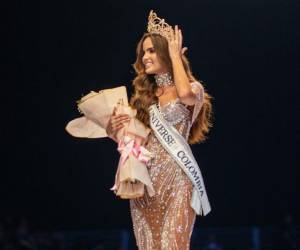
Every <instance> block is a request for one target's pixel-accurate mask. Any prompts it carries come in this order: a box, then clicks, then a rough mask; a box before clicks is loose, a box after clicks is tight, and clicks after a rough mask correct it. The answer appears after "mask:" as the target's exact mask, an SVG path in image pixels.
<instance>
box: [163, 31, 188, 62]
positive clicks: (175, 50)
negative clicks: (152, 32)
mask: <svg viewBox="0 0 300 250" xmlns="http://www.w3.org/2000/svg"><path fill="white" fill-rule="evenodd" d="M167 40H168V49H169V54H170V58H171V60H174V59H178V58H181V56H182V55H183V54H184V53H185V52H186V51H187V47H184V48H182V41H183V37H182V31H181V29H179V28H178V25H175V28H174V33H172V34H171V36H170V37H169V38H168V39H167Z"/></svg>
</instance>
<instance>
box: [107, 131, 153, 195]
mask: <svg viewBox="0 0 300 250" xmlns="http://www.w3.org/2000/svg"><path fill="white" fill-rule="evenodd" d="M118 151H119V153H120V154H121V156H120V161H119V166H118V169H117V174H116V182H115V185H114V186H113V187H112V188H111V190H116V189H117V185H116V183H117V180H118V174H119V170H120V168H121V167H122V166H124V163H125V162H126V160H127V159H128V157H129V155H130V154H132V155H133V156H134V157H136V158H137V159H138V160H139V161H140V162H143V163H145V164H146V163H147V162H148V161H149V160H150V159H151V157H152V154H151V153H150V152H149V151H148V150H147V149H146V148H144V147H143V146H141V145H140V144H138V143H137V142H136V141H135V140H134V139H132V138H130V137H129V136H124V138H123V140H120V141H119V143H118Z"/></svg>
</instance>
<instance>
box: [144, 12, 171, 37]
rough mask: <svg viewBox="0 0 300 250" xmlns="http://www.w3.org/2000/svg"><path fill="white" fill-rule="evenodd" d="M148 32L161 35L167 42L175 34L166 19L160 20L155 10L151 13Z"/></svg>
mask: <svg viewBox="0 0 300 250" xmlns="http://www.w3.org/2000/svg"><path fill="white" fill-rule="evenodd" d="M147 31H148V32H149V33H151V34H159V35H161V36H163V37H165V38H167V40H169V39H170V38H172V36H173V34H174V30H173V28H172V26H170V25H169V24H167V23H166V22H165V19H161V18H159V17H158V16H157V15H156V13H155V12H154V11H153V10H151V11H150V13H149V17H148V26H147Z"/></svg>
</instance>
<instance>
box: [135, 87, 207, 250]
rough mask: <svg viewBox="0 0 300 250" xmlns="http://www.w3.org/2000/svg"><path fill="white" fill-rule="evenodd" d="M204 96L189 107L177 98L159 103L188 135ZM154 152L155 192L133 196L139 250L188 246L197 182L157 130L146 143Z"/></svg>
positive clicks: (150, 166)
mask: <svg viewBox="0 0 300 250" xmlns="http://www.w3.org/2000/svg"><path fill="white" fill-rule="evenodd" d="M202 100H203V93H202V95H201V94H199V95H198V101H197V103H196V105H195V106H194V107H187V106H185V105H184V104H182V103H180V101H179V99H175V100H173V101H171V102H169V103H168V104H166V105H165V106H163V107H160V106H158V107H159V110H160V112H161V114H162V115H163V117H164V119H165V120H166V121H168V122H169V123H171V124H172V125H173V126H174V127H175V128H176V129H177V130H178V131H179V132H180V134H181V135H183V137H184V138H186V139H187V138H188V135H189V130H190V127H191V125H192V123H193V121H194V119H195V117H196V116H197V115H198V113H199V111H200V108H201V105H202ZM145 147H146V148H147V149H148V150H149V151H150V152H152V153H154V155H155V156H154V158H152V159H151V160H150V161H149V162H148V163H147V168H148V171H149V175H150V178H151V181H152V183H153V187H154V190H155V196H153V197H149V195H148V194H147V192H145V195H144V196H143V197H142V198H138V199H132V200H130V210H131V216H132V221H133V229H134V234H135V238H136V242H137V245H138V248H139V250H177V249H178V250H187V249H189V247H190V237H191V234H192V231H193V227H194V222H195V217H196V214H195V212H194V210H193V209H192V208H191V206H190V201H191V196H192V191H193V184H192V182H191V181H190V180H189V178H188V177H187V176H186V174H185V173H184V172H183V170H181V168H180V167H179V166H178V164H177V163H176V162H175V161H174V160H173V159H172V158H171V156H170V155H169V154H168V153H167V151H166V150H165V149H164V148H163V147H162V145H161V144H160V142H159V140H158V139H157V138H156V137H155V135H154V133H153V131H152V132H151V133H150V135H149V138H148V142H147V144H146V146H145Z"/></svg>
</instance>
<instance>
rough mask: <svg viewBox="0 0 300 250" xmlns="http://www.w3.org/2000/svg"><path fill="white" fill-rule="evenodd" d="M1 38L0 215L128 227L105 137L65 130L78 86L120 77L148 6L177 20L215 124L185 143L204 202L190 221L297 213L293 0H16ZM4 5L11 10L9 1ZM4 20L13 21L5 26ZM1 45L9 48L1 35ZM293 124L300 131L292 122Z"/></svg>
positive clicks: (266, 220)
mask: <svg viewBox="0 0 300 250" xmlns="http://www.w3.org/2000/svg"><path fill="white" fill-rule="evenodd" d="M9 7H10V8H12V9H13V10H14V11H13V14H7V13H6V17H7V19H6V20H5V22H4V24H5V25H4V26H3V27H4V29H3V30H4V31H5V32H4V35H3V38H4V37H5V38H6V37H7V38H8V42H9V43H8V46H7V47H4V57H3V58H4V59H5V63H4V64H3V65H2V66H3V67H2V70H3V71H4V74H2V76H3V79H2V101H3V104H2V122H1V123H2V126H3V127H2V129H1V144H2V150H1V151H2V155H3V157H2V164H1V172H0V178H1V179H0V190H1V204H0V212H1V213H0V216H1V217H6V216H12V217H22V216H25V217H27V218H28V219H29V220H30V221H31V222H32V223H33V224H35V225H36V226H38V227H43V228H49V229H78V228H85V229H89V228H91V229H93V228H131V219H130V213H129V206H128V201H126V200H120V199H118V198H116V197H115V196H114V194H113V193H112V192H111V191H110V190H109V189H110V187H111V186H112V185H113V182H114V174H115V170H116V167H117V162H118V157H119V156H118V153H117V150H116V145H115V144H114V143H113V142H112V141H110V140H109V139H97V140H93V139H78V138H74V137H71V136H70V135H69V134H67V133H66V131H65V126H66V124H67V123H68V122H69V121H70V120H72V119H74V118H76V117H79V116H80V114H79V113H78V111H77V109H76V100H78V99H79V98H80V97H81V96H82V95H84V94H87V93H88V92H89V91H91V90H99V89H104V88H109V87H115V86H119V85H121V84H125V85H126V86H127V87H128V94H129V95H130V93H131V91H132V88H131V81H132V79H133V78H134V71H133V68H132V66H131V65H132V63H133V62H134V61H135V48H136V45H137V42H138V41H139V39H140V38H141V36H142V34H143V33H144V32H145V31H146V25H147V18H148V13H149V11H150V9H154V10H155V11H156V12H157V14H158V16H160V17H163V18H165V19H166V21H167V22H168V23H169V24H172V25H175V24H178V25H179V27H181V28H182V30H183V37H184V46H187V47H188V48H189V50H188V52H187V55H188V58H189V59H190V61H191V65H192V70H193V72H194V74H195V76H196V77H197V78H199V79H201V80H202V81H203V82H204V86H205V88H206V90H207V91H208V92H209V93H210V94H211V95H212V96H213V97H214V100H213V107H214V117H215V118H214V127H213V129H212V130H211V133H210V134H209V139H208V141H207V142H205V143H204V144H199V145H195V146H192V150H193V152H194V154H195V157H196V159H197V160H198V162H199V165H200V167H201V170H202V172H203V175H204V178H205V183H206V188H207V191H208V196H209V199H210V202H211V206H212V212H211V213H210V214H209V215H208V216H207V217H198V219H197V224H196V226H199V227H223V226H242V227H243V226H255V225H258V226H277V225H279V224H280V223H281V222H282V220H283V216H284V215H285V214H287V213H289V214H291V215H292V216H293V218H294V221H295V224H298V225H299V224H300V223H299V214H298V213H299V209H300V202H299V194H298V192H299V185H298V183H299V172H300V170H299V161H298V158H297V157H298V156H299V150H298V149H299V140H297V139H299V138H298V134H299V133H298V134H297V129H298V128H299V105H298V102H297V101H298V99H299V95H298V93H299V83H300V82H299V79H300V78H299V74H300V65H299V54H300V53H299V52H300V49H299V42H300V39H299V38H300V32H299V31H298V30H299V24H300V18H299V13H300V4H299V2H298V1H277V0H273V1H271V0H270V1H266V0H260V1H259V0H252V1H237V0H236V1H233V0H230V1H222V0H215V1H208V0H204V1H196V0H195V1H141V0H140V1H66V0H62V1H41V2H40V3H36V2H32V1H17V2H16V5H14V6H9ZM4 12H5V11H4ZM6 34H7V35H6ZM6 48H7V49H6ZM298 132H299V131H298Z"/></svg>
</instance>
